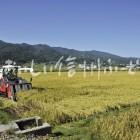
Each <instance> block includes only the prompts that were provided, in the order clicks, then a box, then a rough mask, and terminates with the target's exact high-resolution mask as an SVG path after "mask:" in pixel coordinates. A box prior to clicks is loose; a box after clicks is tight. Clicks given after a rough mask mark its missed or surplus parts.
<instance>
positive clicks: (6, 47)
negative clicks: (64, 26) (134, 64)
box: [0, 40, 136, 65]
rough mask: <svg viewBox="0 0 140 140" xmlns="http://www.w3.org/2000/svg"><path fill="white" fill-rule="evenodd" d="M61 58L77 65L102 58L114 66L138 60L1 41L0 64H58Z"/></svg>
mask: <svg viewBox="0 0 140 140" xmlns="http://www.w3.org/2000/svg"><path fill="white" fill-rule="evenodd" d="M61 56H64V58H65V59H66V58H67V57H68V56H71V57H76V62H77V63H83V61H84V60H86V61H87V63H91V62H97V59H98V58H100V59H101V61H102V62H103V63H107V61H108V59H111V60H112V63H113V64H128V63H129V62H130V60H133V61H136V58H127V57H121V56H118V55H114V54H111V53H106V52H100V51H96V50H91V51H78V50H74V49H67V48H62V47H51V46H49V45H47V44H36V45H30V44H26V43H21V44H19V43H7V42H4V41H2V40H0V64H1V65H2V64H3V63H4V62H5V61H6V60H8V59H10V60H13V61H16V62H17V63H19V64H25V63H28V62H31V60H32V59H34V60H35V62H36V63H56V62H57V61H58V60H59V58H60V57H61Z"/></svg>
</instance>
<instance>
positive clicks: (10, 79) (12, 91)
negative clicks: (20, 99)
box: [0, 65, 32, 101]
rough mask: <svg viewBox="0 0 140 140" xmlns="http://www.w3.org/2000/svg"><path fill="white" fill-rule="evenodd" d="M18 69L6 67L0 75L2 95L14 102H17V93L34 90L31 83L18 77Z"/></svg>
mask: <svg viewBox="0 0 140 140" xmlns="http://www.w3.org/2000/svg"><path fill="white" fill-rule="evenodd" d="M18 69H19V67H18V66H14V65H5V66H3V67H2V69H1V73H0V94H1V95H3V96H5V97H7V98H10V99H13V100H14V101H16V100H17V98H16V93H17V92H19V91H21V90H30V89H32V84H31V82H28V81H26V80H25V79H22V78H21V77H18Z"/></svg>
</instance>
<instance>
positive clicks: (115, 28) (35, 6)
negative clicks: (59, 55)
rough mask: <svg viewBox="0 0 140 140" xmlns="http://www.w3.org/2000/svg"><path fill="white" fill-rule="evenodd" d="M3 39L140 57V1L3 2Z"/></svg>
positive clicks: (0, 36)
mask: <svg viewBox="0 0 140 140" xmlns="http://www.w3.org/2000/svg"><path fill="white" fill-rule="evenodd" d="M0 39H1V40H4V41H7V42H13V43H21V42H26V43H31V44H36V43H43V44H49V45H51V46H61V47H66V48H73V49H78V50H99V51H106V52H110V53H115V54H118V55H121V56H136V57H140V1H139V0H0Z"/></svg>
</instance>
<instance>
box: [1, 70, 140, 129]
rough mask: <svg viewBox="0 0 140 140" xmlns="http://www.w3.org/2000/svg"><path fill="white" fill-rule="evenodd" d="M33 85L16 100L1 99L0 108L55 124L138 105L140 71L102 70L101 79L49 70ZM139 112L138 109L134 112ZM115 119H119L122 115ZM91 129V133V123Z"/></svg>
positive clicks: (105, 127)
mask: <svg viewBox="0 0 140 140" xmlns="http://www.w3.org/2000/svg"><path fill="white" fill-rule="evenodd" d="M22 77H25V78H26V79H30V77H31V75H29V74H22ZM32 84H33V90H31V91H28V92H27V91H26V92H22V93H19V94H18V102H11V101H10V100H7V99H0V101H1V102H2V106H1V108H3V109H5V110H7V111H8V112H10V113H11V115H14V116H15V117H17V118H23V117H29V116H34V115H38V116H41V117H42V118H43V119H44V121H47V122H49V123H51V124H52V125H53V126H58V125H62V124H67V123H69V122H75V121H79V120H85V119H88V118H90V117H92V116H94V115H96V114H98V113H104V112H110V111H112V110H121V109H122V108H127V107H132V106H137V105H139V104H140V72H136V74H135V75H129V74H128V73H127V72H113V73H112V74H109V73H107V74H103V73H102V72H101V77H100V80H99V79H98V74H97V72H94V73H93V75H91V73H90V72H87V73H86V76H85V74H83V73H82V72H77V73H76V75H75V76H74V77H72V78H68V76H67V73H66V72H62V73H61V76H58V73H57V72H52V73H51V72H50V73H47V74H41V75H39V76H37V77H33V82H32ZM139 112H140V110H137V111H136V114H137V113H139ZM128 114H129V115H130V113H129V112H128ZM125 115H127V113H126V114H125ZM139 115H140V114H139ZM116 118H117V117H116ZM107 119H108V118H107ZM118 119H120V120H121V117H120V118H118ZM116 120H117V119H116ZM102 121H105V119H104V120H100V121H99V122H100V123H101V124H103V123H102ZM122 121H123V119H122ZM109 123H110V124H113V123H114V126H111V125H110V126H106V125H107V124H106V123H105V124H104V126H103V127H104V129H108V127H115V126H117V124H116V122H114V121H113V120H112V122H111V121H110V122H109ZM118 123H119V121H118ZM118 127H119V124H118ZM139 127H140V126H139ZM91 129H93V132H94V130H95V128H94V126H91ZM116 129H117V128H116ZM114 130H115V129H114Z"/></svg>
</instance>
